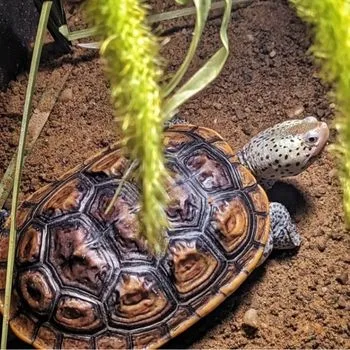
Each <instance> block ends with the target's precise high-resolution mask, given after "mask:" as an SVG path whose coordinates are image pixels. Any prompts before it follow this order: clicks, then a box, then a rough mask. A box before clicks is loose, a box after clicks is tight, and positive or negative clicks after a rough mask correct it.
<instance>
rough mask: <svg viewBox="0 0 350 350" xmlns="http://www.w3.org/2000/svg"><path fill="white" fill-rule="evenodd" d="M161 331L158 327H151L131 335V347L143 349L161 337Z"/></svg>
mask: <svg viewBox="0 0 350 350" xmlns="http://www.w3.org/2000/svg"><path fill="white" fill-rule="evenodd" d="M162 336H163V332H162V330H161V329H160V328H159V327H158V328H153V329H152V330H149V331H148V332H142V333H140V334H135V335H133V337H132V338H133V339H132V342H133V347H134V348H135V349H145V348H147V347H148V346H149V345H150V344H153V343H156V342H157V341H158V340H159V339H160V338H162Z"/></svg>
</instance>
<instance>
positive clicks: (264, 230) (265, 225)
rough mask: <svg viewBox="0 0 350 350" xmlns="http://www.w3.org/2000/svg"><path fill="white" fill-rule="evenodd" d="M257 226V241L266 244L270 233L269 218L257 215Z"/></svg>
mask: <svg viewBox="0 0 350 350" xmlns="http://www.w3.org/2000/svg"><path fill="white" fill-rule="evenodd" d="M256 224H257V229H256V235H255V241H257V242H259V243H262V244H266V241H267V239H268V235H269V233H270V219H269V216H262V215H257V216H256Z"/></svg>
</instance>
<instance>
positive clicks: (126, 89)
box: [87, 0, 232, 252]
mask: <svg viewBox="0 0 350 350" xmlns="http://www.w3.org/2000/svg"><path fill="white" fill-rule="evenodd" d="M186 3H187V1H186ZM193 3H194V5H195V8H196V13H197V16H196V25H195V30H194V36H193V39H192V43H191V45H190V48H189V51H188V54H187V56H186V58H185V59H184V62H183V64H182V65H181V66H180V68H179V69H178V71H177V72H176V73H175V74H174V76H173V77H172V79H171V80H170V82H169V83H168V84H166V85H165V86H161V85H160V80H161V78H162V69H161V68H162V67H161V63H160V62H161V59H160V58H159V44H158V39H157V38H156V37H155V36H154V35H153V34H152V33H151V31H150V28H149V27H148V25H147V20H146V15H147V12H146V8H145V6H144V5H142V2H140V1H139V0H123V1H118V2H115V1H114V0H107V1H103V2H102V1H99V0H90V1H89V4H88V7H87V9H88V14H89V17H90V18H91V19H92V22H93V24H94V25H95V26H96V30H97V34H98V35H99V36H100V37H101V38H102V40H103V42H102V45H101V55H102V57H104V59H105V62H106V72H107V75H108V77H109V79H110V82H111V92H112V99H113V103H114V106H115V108H116V111H117V114H118V117H119V118H118V120H119V121H120V124H121V129H122V131H123V134H124V145H125V149H126V152H127V153H128V156H130V158H131V159H132V160H133V161H134V162H137V164H138V166H137V167H136V172H137V175H138V179H139V181H140V185H141V192H142V202H141V205H142V213H141V223H142V226H143V230H142V231H143V232H144V235H145V237H146V239H147V241H148V243H149V246H150V248H153V250H154V251H155V252H160V251H162V250H163V249H164V247H165V242H164V235H163V233H164V230H165V228H166V226H167V220H166V215H165V204H166V201H167V194H166V191H165V181H166V179H167V176H168V175H167V171H166V168H165V166H164V155H163V128H164V122H165V121H166V120H167V119H170V118H171V116H172V115H173V114H174V113H175V111H176V109H177V108H178V107H180V106H181V104H183V103H184V102H185V101H187V100H188V99H189V98H190V97H192V96H193V95H194V94H196V93H197V92H199V91H200V90H202V89H203V88H204V87H205V86H206V85H207V84H209V83H210V82H211V81H212V80H213V79H215V78H216V77H217V75H218V74H219V73H220V71H221V69H222V67H223V65H224V63H225V61H226V59H227V57H228V40H227V33H226V32H227V28H228V24H229V19H230V13H231V8H232V0H226V1H225V3H224V4H223V5H225V14H224V17H223V21H222V27H221V31H220V37H221V40H222V43H223V47H222V48H220V49H219V50H218V51H217V52H216V53H215V54H214V56H213V57H211V58H210V59H209V60H208V62H207V63H206V64H205V65H204V66H203V67H202V68H201V69H199V71H198V72H197V73H196V74H194V75H193V76H192V77H191V78H190V79H189V81H188V82H187V83H185V84H184V85H183V86H182V87H181V88H179V89H178V90H177V91H176V93H175V94H173V95H172V96H169V95H170V94H171V92H173V91H174V90H175V88H176V87H177V85H178V84H179V82H180V81H181V80H182V78H183V76H184V74H185V72H186V71H187V69H188V66H189V64H190V62H191V60H192V58H193V56H194V54H195V51H196V48H197V46H198V44H199V41H200V37H201V34H202V32H203V30H204V25H205V23H206V20H207V17H208V14H209V11H210V8H211V1H209V0H194V1H193ZM168 96H169V97H168ZM166 97H167V98H166ZM133 164H134V163H133ZM118 192H119V191H118V190H117V193H118Z"/></svg>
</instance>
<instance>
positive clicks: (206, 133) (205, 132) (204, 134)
mask: <svg viewBox="0 0 350 350" xmlns="http://www.w3.org/2000/svg"><path fill="white" fill-rule="evenodd" d="M193 133H194V134H196V135H198V136H200V137H201V138H203V139H204V140H205V141H206V142H208V143H212V142H216V141H222V140H223V138H222V136H221V135H220V134H219V133H217V132H216V131H215V130H213V129H209V128H205V127H202V126H199V127H197V128H196V129H195V130H194V131H193Z"/></svg>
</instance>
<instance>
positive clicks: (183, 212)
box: [166, 182, 210, 234]
mask: <svg viewBox="0 0 350 350" xmlns="http://www.w3.org/2000/svg"><path fill="white" fill-rule="evenodd" d="M168 195H169V199H170V200H169V202H168V205H167V208H166V213H167V216H168V219H169V222H170V228H169V230H170V234H171V233H172V232H173V231H184V230H185V229H188V228H191V229H194V230H196V229H198V230H201V229H202V228H203V227H204V225H205V222H206V219H205V218H206V217H207V216H208V214H209V212H210V208H209V207H208V206H207V203H206V198H205V196H203V194H201V193H200V192H199V191H197V189H196V188H195V186H193V184H192V183H191V182H185V183H178V184H175V185H173V186H172V187H171V188H170V189H169V190H168Z"/></svg>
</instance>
